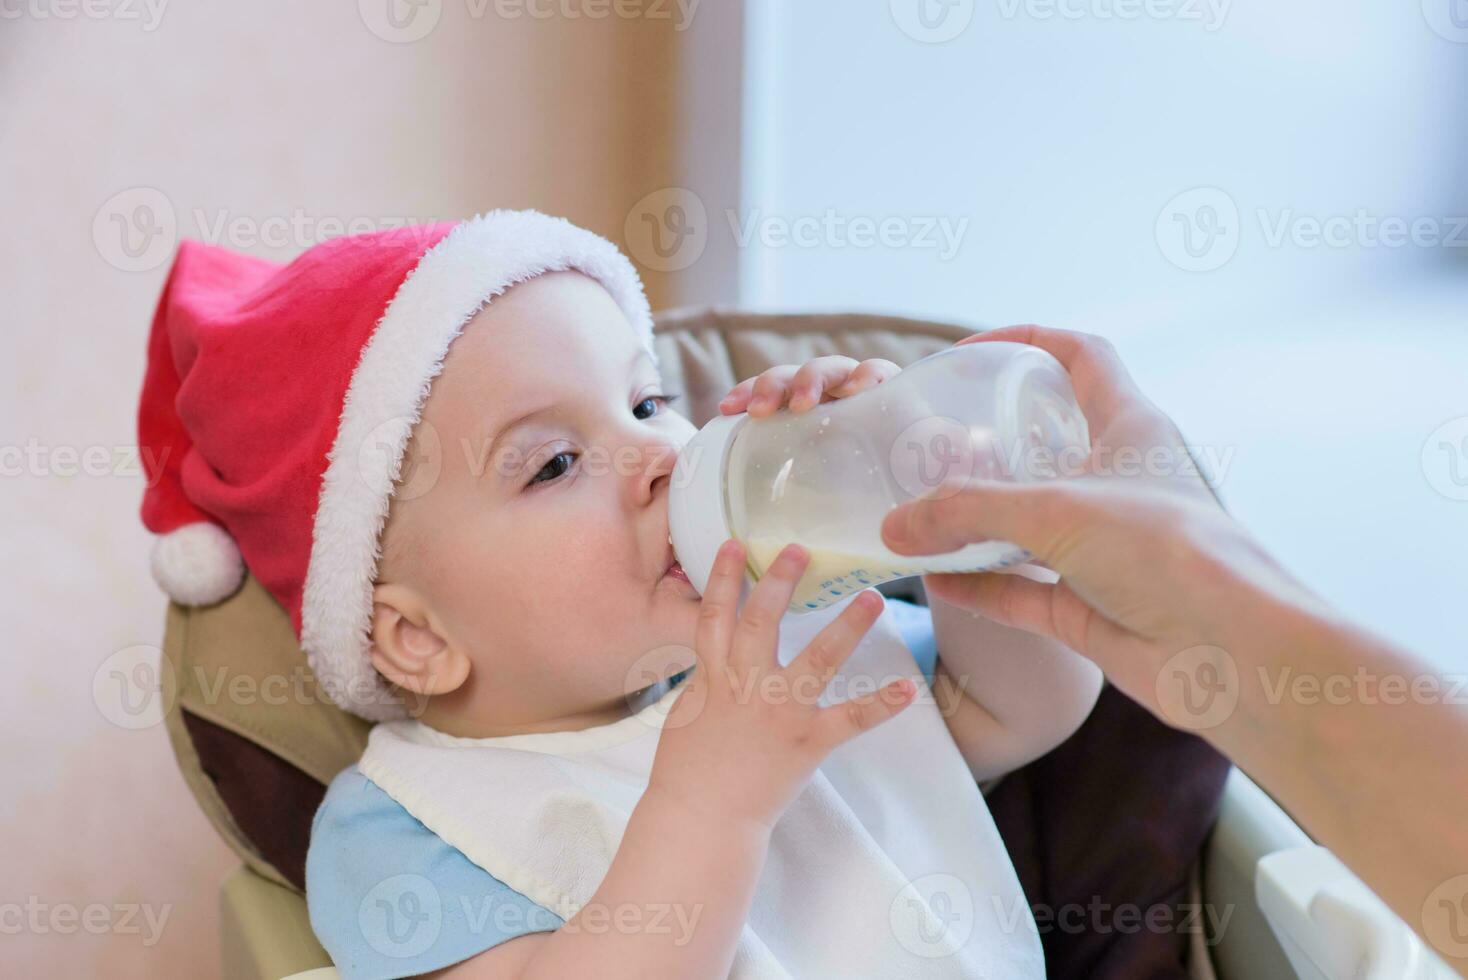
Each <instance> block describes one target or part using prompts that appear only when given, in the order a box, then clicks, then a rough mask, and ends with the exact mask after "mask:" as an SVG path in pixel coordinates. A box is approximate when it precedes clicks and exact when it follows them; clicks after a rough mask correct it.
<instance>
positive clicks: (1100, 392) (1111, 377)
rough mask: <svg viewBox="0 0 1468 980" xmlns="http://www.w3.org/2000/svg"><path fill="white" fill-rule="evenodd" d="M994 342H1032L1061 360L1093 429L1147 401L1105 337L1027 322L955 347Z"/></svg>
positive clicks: (974, 336)
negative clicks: (1129, 405)
mask: <svg viewBox="0 0 1468 980" xmlns="http://www.w3.org/2000/svg"><path fill="white" fill-rule="evenodd" d="M993 341H1008V342H1009V343H1016V344H1029V345H1030V346H1031V347H1038V348H1040V349H1041V350H1043V351H1046V352H1048V353H1049V354H1051V355H1052V356H1053V357H1054V358H1055V359H1056V360H1057V361H1059V362H1060V364H1061V366H1062V367H1064V368H1065V370H1066V372H1067V373H1068V374H1070V377H1071V383H1072V385H1074V387H1075V392H1076V400H1077V401H1079V402H1080V405H1081V411H1082V412H1084V413H1085V415H1086V419H1087V420H1088V421H1089V422H1090V423H1091V428H1092V429H1093V430H1100V429H1103V428H1105V426H1106V424H1107V423H1108V422H1109V421H1110V420H1111V418H1112V416H1113V415H1114V414H1115V413H1116V411H1117V410H1118V409H1119V408H1120V407H1121V406H1123V405H1125V404H1127V403H1130V402H1135V401H1145V399H1143V397H1142V395H1141V392H1140V391H1139V390H1138V389H1137V386H1136V383H1135V382H1134V381H1133V380H1132V377H1131V375H1130V374H1128V373H1127V369H1126V366H1125V365H1123V364H1122V362H1121V357H1120V355H1118V354H1117V352H1116V348H1115V347H1113V346H1112V344H1111V341H1109V340H1107V339H1106V338H1105V337H1099V336H1096V335H1095V334H1087V333H1078V332H1076V331H1074V330H1055V329H1052V328H1050V327H1041V326H1036V325H1035V324H1033V323H1026V324H1020V325H1017V326H1012V327H999V328H998V329H995V330H986V331H984V332H983V333H978V334H974V335H973V336H971V337H965V338H964V339H963V340H960V341H959V342H958V343H956V344H954V345H953V346H955V347H961V346H963V345H965V344H981V343H990V342H993Z"/></svg>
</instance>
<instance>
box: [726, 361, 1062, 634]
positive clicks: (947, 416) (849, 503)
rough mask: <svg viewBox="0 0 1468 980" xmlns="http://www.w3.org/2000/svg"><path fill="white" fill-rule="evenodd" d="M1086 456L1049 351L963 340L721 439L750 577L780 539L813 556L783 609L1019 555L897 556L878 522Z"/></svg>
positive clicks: (989, 545) (985, 549)
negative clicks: (870, 382) (972, 480)
mask: <svg viewBox="0 0 1468 980" xmlns="http://www.w3.org/2000/svg"><path fill="white" fill-rule="evenodd" d="M1088 452H1089V438H1088V434H1087V430H1086V422H1085V417H1084V415H1082V414H1081V411H1080V409H1079V408H1078V407H1077V405H1076V402H1075V396H1074V393H1073V391H1072V389H1071V385H1070V379H1069V377H1068V376H1067V375H1066V373H1065V371H1064V369H1063V368H1062V367H1061V366H1060V365H1059V363H1057V362H1056V361H1055V360H1054V358H1052V357H1050V355H1048V354H1046V353H1045V352H1044V351H1041V350H1038V349H1037V348H1034V347H1029V346H1025V345H1020V344H1008V343H999V342H985V343H976V344H966V345H964V346H962V347H954V348H949V349H948V350H945V351H940V352H939V353H937V354H933V355H931V356H929V357H926V358H923V359H922V360H920V361H917V362H915V363H914V364H912V365H910V366H909V367H908V368H907V369H905V370H904V371H902V372H901V373H899V374H898V375H896V376H895V377H893V378H892V379H890V380H888V381H887V382H885V383H883V384H881V385H878V386H877V387H876V388H872V389H869V390H867V391H864V392H862V393H861V394H858V395H855V396H853V397H851V398H848V399H842V400H839V401H834V402H828V403H825V404H822V405H818V406H816V407H815V408H813V409H811V410H809V411H807V412H803V413H800V414H794V413H791V412H789V411H781V412H778V413H776V414H775V415H773V416H770V417H768V418H764V419H753V418H751V419H749V420H747V421H746V422H745V423H744V425H743V426H741V428H740V429H739V431H738V432H737V433H736V434H735V436H734V439H733V442H732V444H731V445H730V446H729V454H728V458H727V468H726V474H727V477H726V486H725V494H726V496H725V501H724V503H725V507H726V515H727V518H728V521H729V526H730V529H731V531H732V533H733V534H734V536H735V537H737V538H739V539H740V540H741V541H742V542H743V543H744V546H745V550H746V553H747V555H748V559H749V568H750V572H751V574H753V576H754V577H755V578H756V579H757V578H759V577H760V576H762V575H763V574H764V573H765V570H766V569H767V568H768V567H769V564H770V562H771V561H773V560H774V558H775V556H776V555H777V554H779V552H780V550H781V549H782V548H783V547H785V545H787V544H790V543H798V544H800V545H802V546H804V547H805V548H806V549H807V550H808V551H809V552H810V554H811V562H810V565H809V566H808V567H807V569H806V572H805V574H804V576H802V578H801V581H800V583H799V586H798V588H797V591H796V593H795V595H794V597H793V598H792V600H791V603H790V609H791V611H795V612H808V611H811V610H815V609H820V608H823V607H825V606H827V605H830V604H831V603H833V602H837V601H839V600H840V599H842V598H843V597H845V596H848V595H850V594H852V593H854V592H858V591H860V590H862V589H865V588H868V587H870V586H874V585H879V584H881V583H883V582H889V581H893V580H895V579H899V578H905V577H908V576H912V575H919V574H925V573H928V572H967V571H982V570H992V569H995V568H1001V567H1004V566H1007V565H1013V564H1017V563H1019V562H1022V561H1024V560H1026V559H1027V558H1028V557H1029V555H1028V554H1027V553H1026V552H1025V551H1023V550H1022V549H1020V548H1019V547H1017V546H1015V545H1013V544H1010V543H1008V542H1003V541H985V542H980V543H977V544H971V545H968V546H966V547H964V548H961V549H959V550H957V551H952V552H948V553H944V554H937V555H920V556H913V555H898V554H896V553H895V552H893V551H891V550H890V549H889V548H887V546H886V545H885V544H883V542H882V539H881V526H882V519H883V518H884V517H885V516H886V514H887V512H888V511H890V510H892V509H893V508H894V507H897V506H898V505H899V504H902V503H904V502H906V501H908V500H912V499H914V498H915V497H918V496H923V495H927V494H931V493H934V492H938V493H946V492H952V491H953V490H955V489H956V487H957V486H958V485H959V484H960V483H961V481H962V480H963V479H965V478H968V477H982V478H988V479H996V480H1007V481H1016V482H1030V481H1034V480H1042V479H1052V478H1055V477H1058V476H1061V475H1064V474H1065V473H1067V472H1070V471H1072V470H1074V469H1078V468H1079V467H1080V466H1081V464H1082V463H1083V461H1084V459H1085V456H1086V454H1087V453H1088Z"/></svg>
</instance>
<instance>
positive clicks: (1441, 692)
mask: <svg viewBox="0 0 1468 980" xmlns="http://www.w3.org/2000/svg"><path fill="white" fill-rule="evenodd" d="M995 340H1009V341H1018V342H1021V343H1029V344H1033V345H1034V346H1037V347H1041V348H1043V349H1044V350H1047V351H1049V352H1050V353H1051V354H1053V355H1055V357H1056V358H1058V359H1059V360H1060V362H1061V363H1062V364H1063V365H1065V367H1066V369H1067V370H1068V371H1069V372H1070V375H1071V379H1072V381H1073V382H1074V385H1075V389H1076V395H1077V397H1078V398H1079V400H1080V404H1081V408H1082V410H1083V411H1084V412H1085V414H1086V417H1087V419H1088V420H1089V422H1090V425H1091V432H1092V452H1091V455H1090V457H1089V459H1088V461H1087V466H1086V468H1085V469H1086V472H1085V473H1084V474H1083V475H1081V476H1079V477H1078V478H1075V479H1061V480H1056V481H1052V482H1048V483H1038V484H1018V485H1017V484H999V483H993V482H980V481H969V482H966V483H960V484H959V485H957V486H956V487H955V486H948V485H945V486H942V487H939V488H938V490H937V491H936V492H935V493H934V494H931V495H929V496H928V497H926V498H923V499H921V500H918V501H913V502H910V503H907V504H904V505H902V506H900V507H897V508H894V510H893V511H892V512H891V513H890V514H889V515H888V516H887V518H886V520H885V522H884V524H883V528H882V530H883V537H884V538H885V540H886V542H887V544H888V546H889V547H890V548H892V549H893V550H894V551H897V552H900V553H904V554H927V553H936V552H943V551H952V550H955V549H957V548H960V547H962V546H963V545H966V544H968V543H970V542H974V541H982V540H990V539H998V540H1007V541H1013V542H1015V543H1017V544H1019V545H1021V546H1023V547H1025V548H1027V549H1028V550H1029V551H1030V552H1031V553H1032V554H1034V555H1035V557H1036V559H1037V560H1039V561H1040V562H1041V563H1043V564H1044V565H1047V566H1048V567H1049V568H1050V569H1052V570H1053V571H1054V572H1056V573H1058V574H1059V577H1060V580H1059V582H1052V581H1036V580H1035V577H1034V576H1033V575H1024V574H1019V575H1016V574H974V575H933V576H928V578H927V584H928V587H929V588H930V589H931V590H932V591H933V592H934V593H935V594H937V595H938V596H939V597H940V598H942V599H944V600H947V601H948V602H951V603H954V604H955V605H958V606H961V607H965V608H968V609H970V610H972V611H975V612H978V613H980V614H982V615H985V616H988V617H990V618H992V619H994V620H997V621H998V622H1001V623H1004V624H1007V625H1012V626H1017V627H1020V628H1022V629H1025V630H1029V631H1031V632H1034V633H1038V634H1042V635H1045V636H1051V637H1054V638H1056V639H1059V640H1060V641H1061V642H1063V643H1065V644H1066V645H1068V646H1070V647H1071V648H1072V649H1074V650H1077V651H1079V652H1081V653H1083V654H1085V655H1086V656H1088V657H1090V658H1091V659H1092V660H1094V661H1095V662H1096V663H1097V664H1098V665H1099V666H1100V667H1101V668H1102V670H1103V671H1104V672H1105V673H1106V676H1107V677H1108V678H1109V679H1110V680H1111V681H1112V683H1113V684H1115V685H1116V686H1117V687H1118V688H1120V689H1121V690H1122V691H1124V692H1125V693H1127V694H1128V695H1130V696H1131V697H1132V698H1133V699H1134V700H1136V701H1138V702H1139V703H1141V704H1142V705H1144V706H1145V707H1147V708H1149V709H1150V710H1151V711H1152V712H1153V713H1154V714H1156V715H1158V716H1159V717H1160V718H1162V719H1163V720H1164V721H1168V722H1171V723H1172V724H1174V725H1177V726H1178V727H1185V728H1189V729H1192V730H1194V731H1197V732H1198V734H1200V735H1202V736H1203V737H1205V738H1207V739H1208V740H1209V741H1210V742H1211V743H1213V744H1214V745H1215V746H1216V747H1218V748H1219V749H1220V750H1221V751H1223V752H1224V754H1226V755H1227V756H1229V758H1231V759H1232V760H1233V761H1234V762H1235V763H1237V764H1238V765H1239V766H1240V767H1241V768H1243V769H1244V770H1245V771H1246V772H1248V773H1249V775H1250V776H1252V777H1253V778H1254V779H1255V780H1257V781H1258V782H1259V783H1260V784H1261V785H1262V786H1263V787H1264V788H1265V789H1266V790H1268V791H1269V792H1270V793H1271V794H1272V795H1273V796H1274V797H1275V798H1276V799H1277V800H1278V801H1279V802H1280V803H1281V805H1283V806H1284V807H1285V809H1286V810H1288V811H1289V812H1290V814H1291V816H1293V817H1294V818H1295V819H1296V820H1297V821H1299V823H1300V824H1301V825H1302V826H1303V827H1304V828H1305V830H1306V831H1307V832H1309V833H1310V835H1311V836H1312V837H1314V838H1315V840H1317V841H1318V842H1320V843H1321V844H1323V845H1325V846H1326V847H1328V848H1329V849H1330V850H1331V851H1333V852H1334V853H1335V854H1336V855H1337V856H1338V857H1339V858H1340V859H1341V860H1342V861H1344V862H1345V863H1346V864H1347V865H1348V866H1349V867H1351V868H1352V869H1353V870H1354V871H1355V872H1356V873H1357V874H1358V875H1360V876H1361V877H1362V878H1363V879H1364V880H1365V881H1366V883H1367V884H1368V885H1369V886H1371V887H1372V888H1373V889H1374V890H1375V891H1376V893H1377V894H1378V895H1380V896H1381V897H1382V898H1383V899H1384V900H1385V901H1386V902H1387V904H1388V905H1390V906H1391V907H1392V908H1393V909H1394V910H1395V911H1396V912H1397V914H1399V915H1400V916H1401V917H1402V918H1403V919H1404V920H1405V921H1406V922H1407V923H1408V924H1409V925H1411V926H1412V927H1413V928H1414V929H1416V930H1417V931H1418V933H1419V934H1421V935H1422V936H1423V938H1424V939H1426V940H1427V941H1428V942H1429V943H1431V944H1432V945H1433V946H1434V947H1435V948H1436V950H1437V951H1438V952H1439V953H1441V954H1443V955H1444V956H1445V957H1447V958H1448V959H1449V960H1451V962H1452V963H1453V964H1454V966H1456V967H1457V968H1458V969H1459V970H1460V971H1463V972H1465V975H1468V942H1465V941H1464V940H1463V938H1462V935H1461V924H1460V922H1459V921H1458V918H1457V916H1458V910H1460V909H1468V831H1465V830H1464V829H1463V826H1464V825H1463V819H1462V798H1463V788H1464V787H1465V786H1468V755H1465V754H1464V753H1461V752H1453V751H1445V750H1444V747H1445V746H1460V745H1463V744H1465V743H1468V709H1465V708H1464V707H1463V704H1462V701H1461V700H1460V699H1455V698H1454V697H1452V696H1451V695H1450V694H1448V693H1446V692H1450V691H1452V690H1455V687H1454V686H1453V683H1452V681H1451V678H1450V677H1441V676H1439V672H1438V670H1437V669H1436V668H1435V667H1434V666H1433V665H1431V664H1429V663H1427V662H1425V661H1423V660H1422V659H1421V658H1419V657H1416V656H1414V655H1413V654H1412V653H1411V652H1410V651H1407V650H1403V649H1401V648H1399V647H1396V646H1395V645H1393V644H1391V643H1390V642H1387V641H1385V640H1383V639H1382V638H1380V637H1377V636H1374V635H1372V634H1371V633H1369V632H1367V631H1365V630H1363V629H1361V628H1359V627H1357V626H1354V625H1352V624H1351V623H1350V622H1348V621H1347V620H1346V619H1344V618H1343V617H1342V616H1340V615H1339V614H1338V613H1336V612H1335V611H1334V610H1332V609H1330V608H1329V607H1328V606H1327V605H1325V604H1324V603H1323V602H1321V601H1320V600H1319V599H1317V598H1316V597H1315V596H1314V595H1312V594H1311V593H1310V592H1309V591H1307V590H1306V589H1305V588H1304V587H1303V586H1301V585H1300V584H1299V583H1298V582H1297V581H1295V580H1294V579H1293V578H1291V577H1290V576H1289V575H1288V574H1287V573H1285V572H1284V571H1283V570H1282V569H1281V568H1280V567H1279V565H1278V564H1277V563H1276V562H1275V561H1274V560H1273V559H1272V558H1270V556H1269V555H1268V554H1267V553H1266V552H1265V551H1264V550H1263V549H1262V548H1261V547H1260V546H1259V545H1258V544H1257V543H1256V542H1255V541H1254V540H1253V539H1252V538H1251V537H1250V536H1249V535H1248V534H1247V533H1246V532H1245V531H1244V529H1243V528H1242V527H1240V526H1239V524H1238V523H1236V522H1235V521H1234V520H1233V519H1231V518H1230V517H1229V516H1228V515H1227V514H1226V513H1225V512H1224V511H1223V508H1222V507H1220V506H1219V505H1218V503H1217V501H1216V499H1215V498H1214V497H1213V495H1212V493H1211V491H1210V490H1209V488H1208V486H1207V484H1206V483H1205V482H1204V481H1203V479H1202V478H1201V477H1200V476H1199V475H1198V474H1197V471H1196V468H1195V467H1194V466H1193V465H1192V460H1191V458H1190V457H1189V456H1188V454H1187V452H1186V450H1185V448H1184V446H1183V442H1182V438H1181V436H1180V435H1179V433H1178V431H1177V428H1176V427H1175V426H1174V425H1173V424H1172V422H1171V421H1170V420H1169V419H1168V418H1167V416H1165V415H1164V414H1163V413H1162V412H1160V411H1159V410H1158V409H1157V408H1156V407H1155V406H1153V405H1152V404H1151V403H1150V402H1149V401H1147V399H1146V398H1144V397H1143V396H1142V394H1141V392H1139V391H1138V390H1137V387H1136V385H1135V384H1133V382H1132V380H1131V378H1130V377H1128V376H1127V373H1126V371H1125V370H1124V369H1123V368H1122V366H1121V363H1120V361H1119V360H1118V359H1117V356H1116V354H1115V352H1114V351H1113V350H1112V349H1111V346H1110V345H1109V344H1107V343H1106V342H1105V341H1104V340H1101V339H1099V338H1096V337H1088V336H1085V335H1083V334H1076V333H1068V332H1065V331H1060V330H1046V329H1043V328H1040V327H1010V328H1006V329H1003V330H995V331H993V332H990V333H985V334H982V335H980V336H977V337H971V338H969V339H967V340H965V341H963V343H984V342H987V341H995ZM1124 464H1125V465H1124ZM955 491H956V492H955ZM1295 678H1298V679H1300V680H1302V681H1305V682H1311V683H1313V684H1315V685H1319V687H1318V688H1312V687H1308V686H1307V687H1304V688H1301V689H1298V691H1297V689H1295V688H1292V687H1291V686H1290V683H1289V682H1290V681H1291V679H1295ZM1357 680H1361V681H1362V682H1363V683H1365V684H1366V686H1365V687H1364V688H1358V687H1354V686H1351V685H1352V684H1354V683H1355V682H1356V681H1357ZM1342 682H1347V683H1342ZM1390 683H1396V684H1397V686H1398V687H1402V688H1404V689H1410V690H1412V691H1419V692H1422V693H1420V694H1419V695H1414V696H1413V697H1411V698H1403V697H1401V696H1400V695H1398V696H1391V695H1390V694H1389V689H1388V686H1387V685H1388V684H1390ZM1205 689H1206V690H1205ZM1321 689H1329V690H1331V691H1334V692H1336V694H1335V695H1333V696H1330V697H1321V696H1319V691H1320V690H1321ZM1312 691H1313V692H1314V693H1313V694H1312ZM1199 692H1203V693H1205V694H1206V695H1207V696H1206V697H1204V698H1203V699H1202V700H1201V701H1195V700H1194V695H1195V694H1197V693H1199ZM1340 692H1344V695H1342V694H1341V693H1340ZM1215 695H1217V696H1216V697H1215ZM1198 704H1201V705H1202V706H1203V707H1202V709H1201V710H1198V709H1197V708H1196V705H1198Z"/></svg>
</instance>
